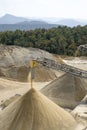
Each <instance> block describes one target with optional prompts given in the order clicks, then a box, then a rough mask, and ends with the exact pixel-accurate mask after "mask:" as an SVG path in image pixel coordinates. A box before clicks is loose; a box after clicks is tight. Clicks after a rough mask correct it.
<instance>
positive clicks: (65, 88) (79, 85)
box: [41, 74, 87, 108]
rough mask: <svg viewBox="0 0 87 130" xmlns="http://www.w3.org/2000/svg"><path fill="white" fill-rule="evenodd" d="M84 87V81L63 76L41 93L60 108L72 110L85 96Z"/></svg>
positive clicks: (68, 75)
mask: <svg viewBox="0 0 87 130" xmlns="http://www.w3.org/2000/svg"><path fill="white" fill-rule="evenodd" d="M86 86H87V84H86V82H85V80H84V79H81V78H79V77H75V76H73V75H70V74H64V75H63V76H61V77H60V78H58V79H56V80H54V81H53V82H51V83H50V84H48V85H47V86H45V87H44V88H42V90H41V92H42V93H43V94H44V95H46V96H47V97H48V98H50V99H51V100H53V101H54V102H55V103H56V104H59V105H60V106H62V107H67V108H74V107H75V106H76V105H78V104H79V102H80V101H81V100H82V98H83V97H84V96H85V94H86V92H85V87H86Z"/></svg>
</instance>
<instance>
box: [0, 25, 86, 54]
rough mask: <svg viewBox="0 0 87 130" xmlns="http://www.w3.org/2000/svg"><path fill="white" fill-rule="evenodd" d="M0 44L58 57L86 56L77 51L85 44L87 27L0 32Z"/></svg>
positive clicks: (59, 27)
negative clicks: (34, 49)
mask: <svg viewBox="0 0 87 130" xmlns="http://www.w3.org/2000/svg"><path fill="white" fill-rule="evenodd" d="M0 44H3V45H17V46H22V47H34V48H40V49H43V50H47V51H49V52H51V53H55V54H59V55H70V56H80V55H87V54H86V53H84V52H80V51H78V49H77V48H78V46H79V45H83V44H87V26H83V27H82V26H77V27H73V28H70V27H67V26H58V27H57V28H51V29H35V30H30V31H21V30H16V31H5V32H0Z"/></svg>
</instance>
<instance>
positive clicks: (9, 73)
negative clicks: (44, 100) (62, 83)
mask: <svg viewBox="0 0 87 130" xmlns="http://www.w3.org/2000/svg"><path fill="white" fill-rule="evenodd" d="M37 58H48V59H51V60H54V58H55V57H54V56H53V55H52V54H50V53H48V52H46V51H43V50H40V49H37V48H23V47H19V46H3V45H0V77H6V78H11V79H15V80H18V81H25V82H26V81H27V76H28V73H29V71H30V68H29V62H30V61H31V60H32V59H37ZM43 75H45V76H43ZM56 77H57V76H56V74H55V71H53V70H51V69H46V68H44V67H41V68H40V67H37V68H36V79H35V81H39V82H40V81H49V80H53V79H55V78H56Z"/></svg>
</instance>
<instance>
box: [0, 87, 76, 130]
mask: <svg viewBox="0 0 87 130" xmlns="http://www.w3.org/2000/svg"><path fill="white" fill-rule="evenodd" d="M75 126H76V122H75V120H74V118H73V117H72V116H71V115H70V114H69V113H67V112H66V111H65V110H63V109H62V108H60V107H59V106H57V105H56V104H54V103H53V102H52V101H50V100H49V99H47V98H46V97H45V96H43V95H42V94H41V93H40V92H38V91H37V90H35V89H34V88H32V89H30V91H29V92H28V93H26V94H25V95H24V96H22V97H21V98H20V99H19V100H17V101H15V102H14V103H12V104H11V105H9V106H8V107H7V108H6V109H5V110H3V111H2V113H0V130H74V127H75Z"/></svg>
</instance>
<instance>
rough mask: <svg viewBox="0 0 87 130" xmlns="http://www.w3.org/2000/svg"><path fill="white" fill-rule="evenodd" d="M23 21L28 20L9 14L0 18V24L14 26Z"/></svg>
mask: <svg viewBox="0 0 87 130" xmlns="http://www.w3.org/2000/svg"><path fill="white" fill-rule="evenodd" d="M23 21H29V19H27V18H23V17H17V16H14V15H10V14H6V15H4V16H2V17H0V24H15V23H19V22H23Z"/></svg>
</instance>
